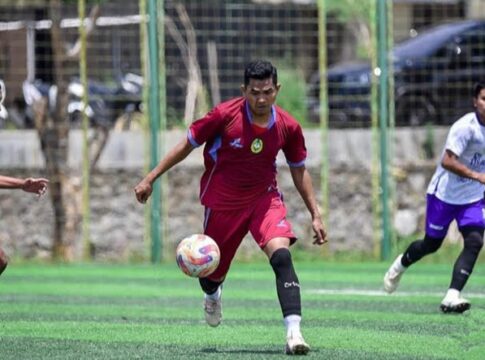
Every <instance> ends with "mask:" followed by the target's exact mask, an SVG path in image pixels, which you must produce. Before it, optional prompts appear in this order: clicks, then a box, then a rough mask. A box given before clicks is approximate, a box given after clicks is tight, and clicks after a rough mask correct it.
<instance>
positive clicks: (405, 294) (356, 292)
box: [304, 289, 485, 299]
mask: <svg viewBox="0 0 485 360" xmlns="http://www.w3.org/2000/svg"><path fill="white" fill-rule="evenodd" d="M445 290H446V289H445ZM445 290H443V291H442V292H423V291H414V292H412V291H396V292H395V293H393V294H388V293H386V292H385V291H384V290H359V289H308V290H305V291H304V292H305V293H307V294H313V295H315V294H316V295H357V296H398V297H408V296H443V295H444V293H445ZM463 295H464V296H465V297H467V298H478V299H485V294H484V293H469V292H464V293H463Z"/></svg>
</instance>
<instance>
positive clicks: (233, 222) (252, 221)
mask: <svg viewBox="0 0 485 360" xmlns="http://www.w3.org/2000/svg"><path fill="white" fill-rule="evenodd" d="M204 228H205V230H204V233H205V234H206V235H209V236H210V237H211V238H213V239H214V240H215V241H216V243H217V245H219V250H220V252H221V260H220V262H219V267H218V268H217V269H216V271H215V272H214V273H212V274H211V275H210V276H208V278H209V279H212V280H219V279H221V278H224V277H225V276H226V274H227V272H228V270H229V267H230V265H231V261H232V259H233V258H234V255H235V254H236V251H237V249H238V247H239V245H240V244H241V241H242V240H243V238H244V237H245V236H246V234H247V233H248V232H251V235H252V236H253V238H254V240H255V241H256V243H257V244H258V246H259V247H260V248H261V249H263V248H264V247H265V246H266V244H267V243H268V242H269V241H270V240H271V239H274V238H277V237H286V238H289V239H290V243H291V244H293V243H294V242H295V241H296V237H295V235H294V233H293V230H292V228H291V224H290V223H289V222H288V220H286V207H285V204H284V202H283V201H282V199H281V196H280V194H279V193H277V192H269V193H267V194H265V195H263V196H262V197H261V198H260V199H258V202H257V203H256V204H254V205H253V206H250V207H248V208H243V209H237V210H213V209H209V208H206V209H205V222H204Z"/></svg>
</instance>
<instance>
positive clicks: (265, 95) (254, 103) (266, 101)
mask: <svg viewBox="0 0 485 360" xmlns="http://www.w3.org/2000/svg"><path fill="white" fill-rule="evenodd" d="M279 89H280V85H279V84H276V85H275V84H273V79H272V78H268V79H263V80H257V79H250V80H249V84H248V85H247V86H244V85H242V86H241V90H242V92H243V95H244V97H245V98H246V100H247V101H248V104H249V109H250V110H251V112H252V113H253V115H254V116H256V117H260V116H261V117H263V116H269V114H270V113H271V106H273V104H274V103H275V101H276V95H277V94H278V90H279Z"/></svg>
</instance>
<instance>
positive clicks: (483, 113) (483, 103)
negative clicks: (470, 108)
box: [473, 89, 485, 123]
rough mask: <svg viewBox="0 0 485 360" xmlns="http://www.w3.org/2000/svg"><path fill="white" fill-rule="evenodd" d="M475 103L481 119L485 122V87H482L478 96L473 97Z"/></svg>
mask: <svg viewBox="0 0 485 360" xmlns="http://www.w3.org/2000/svg"><path fill="white" fill-rule="evenodd" d="M473 105H475V109H476V110H477V112H478V114H479V115H480V119H481V120H482V122H483V123H485V89H482V90H481V91H480V93H479V94H478V96H477V97H476V98H474V99H473Z"/></svg>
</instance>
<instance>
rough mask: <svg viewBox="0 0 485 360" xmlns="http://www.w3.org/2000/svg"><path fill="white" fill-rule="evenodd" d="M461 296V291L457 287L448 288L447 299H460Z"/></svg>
mask: <svg viewBox="0 0 485 360" xmlns="http://www.w3.org/2000/svg"><path fill="white" fill-rule="evenodd" d="M459 297H460V291H459V290H456V289H448V291H447V292H446V295H445V299H458V298H459Z"/></svg>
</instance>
